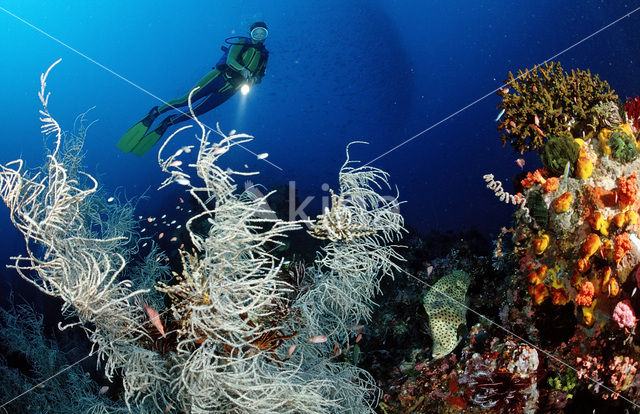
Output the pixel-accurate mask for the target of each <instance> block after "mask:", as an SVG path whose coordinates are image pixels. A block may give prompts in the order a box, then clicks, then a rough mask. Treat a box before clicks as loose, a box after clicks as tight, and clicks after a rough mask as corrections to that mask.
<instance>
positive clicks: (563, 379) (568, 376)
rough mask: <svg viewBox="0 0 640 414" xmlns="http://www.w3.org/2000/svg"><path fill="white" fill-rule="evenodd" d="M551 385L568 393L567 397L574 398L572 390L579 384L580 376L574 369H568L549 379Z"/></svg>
mask: <svg viewBox="0 0 640 414" xmlns="http://www.w3.org/2000/svg"><path fill="white" fill-rule="evenodd" d="M547 382H548V383H549V385H550V386H551V387H552V388H553V389H555V390H558V391H562V392H565V393H567V398H569V399H570V398H573V394H572V391H573V390H574V389H575V388H576V387H577V386H578V377H577V376H576V374H575V373H574V372H573V371H567V372H565V373H564V374H563V375H560V376H557V377H549V379H547Z"/></svg>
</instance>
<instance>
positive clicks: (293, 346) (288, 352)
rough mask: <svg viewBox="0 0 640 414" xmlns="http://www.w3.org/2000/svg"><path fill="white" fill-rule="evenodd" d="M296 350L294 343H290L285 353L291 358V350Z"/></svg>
mask: <svg viewBox="0 0 640 414" xmlns="http://www.w3.org/2000/svg"><path fill="white" fill-rule="evenodd" d="M295 350H296V346H295V345H291V346H290V347H289V350H288V351H287V354H288V355H289V358H291V355H293V351H295Z"/></svg>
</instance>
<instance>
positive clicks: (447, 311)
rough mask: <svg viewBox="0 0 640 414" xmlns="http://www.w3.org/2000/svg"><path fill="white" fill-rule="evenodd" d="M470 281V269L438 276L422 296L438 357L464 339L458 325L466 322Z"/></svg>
mask: <svg viewBox="0 0 640 414" xmlns="http://www.w3.org/2000/svg"><path fill="white" fill-rule="evenodd" d="M470 283H471V279H470V277H469V275H468V274H467V273H466V272H464V271H461V270H454V271H453V272H451V273H449V274H448V275H446V276H444V277H443V278H442V279H440V280H438V282H436V284H435V285H433V286H432V287H431V289H429V291H428V292H427V293H426V294H425V296H424V298H423V300H422V304H423V306H424V309H425V311H427V314H428V315H429V327H430V328H431V337H432V338H433V352H432V356H433V358H434V359H436V358H442V357H443V356H445V355H447V354H449V353H450V352H451V351H453V350H454V348H455V347H456V346H457V345H458V342H460V339H461V338H460V337H458V328H459V327H460V325H465V324H466V313H467V312H466V307H465V306H464V303H465V297H466V295H467V289H468V288H469V284H470Z"/></svg>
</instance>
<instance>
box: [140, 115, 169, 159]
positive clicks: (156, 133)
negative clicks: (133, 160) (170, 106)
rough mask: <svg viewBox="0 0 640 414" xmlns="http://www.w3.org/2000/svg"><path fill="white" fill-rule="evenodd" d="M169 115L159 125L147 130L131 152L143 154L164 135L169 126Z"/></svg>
mask: <svg viewBox="0 0 640 414" xmlns="http://www.w3.org/2000/svg"><path fill="white" fill-rule="evenodd" d="M170 119H171V117H166V118H165V119H164V120H163V121H162V123H161V124H160V125H158V127H157V128H156V129H154V130H153V131H151V132H149V133H148V134H146V135H145V136H143V137H142V139H141V140H140V141H139V142H138V143H137V144H136V145H135V146H134V147H133V149H132V150H131V152H133V153H134V154H136V155H137V156H139V157H141V156H143V155H144V154H145V153H146V152H147V151H149V150H150V149H151V147H153V146H154V145H155V144H156V142H158V140H159V139H160V138H161V137H162V135H164V133H165V131H166V130H167V128H169V120H170Z"/></svg>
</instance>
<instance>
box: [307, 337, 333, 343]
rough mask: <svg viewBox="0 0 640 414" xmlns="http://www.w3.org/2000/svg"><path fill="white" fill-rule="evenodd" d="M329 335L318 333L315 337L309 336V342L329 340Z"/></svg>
mask: <svg viewBox="0 0 640 414" xmlns="http://www.w3.org/2000/svg"><path fill="white" fill-rule="evenodd" d="M327 339H328V338H327V337H326V336H324V335H316V336H314V337H313V338H309V340H308V341H307V342H309V343H310V344H321V343H323V342H327Z"/></svg>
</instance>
